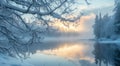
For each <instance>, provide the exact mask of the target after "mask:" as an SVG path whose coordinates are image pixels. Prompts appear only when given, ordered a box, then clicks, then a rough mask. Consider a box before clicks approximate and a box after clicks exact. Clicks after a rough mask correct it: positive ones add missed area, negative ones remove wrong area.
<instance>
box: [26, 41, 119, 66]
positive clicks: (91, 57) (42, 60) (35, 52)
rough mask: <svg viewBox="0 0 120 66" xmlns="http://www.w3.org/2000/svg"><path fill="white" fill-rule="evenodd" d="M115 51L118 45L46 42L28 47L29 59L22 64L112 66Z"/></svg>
mask: <svg viewBox="0 0 120 66" xmlns="http://www.w3.org/2000/svg"><path fill="white" fill-rule="evenodd" d="M115 49H119V44H107V43H106V44H105V43H104V44H101V43H97V42H95V41H92V40H79V41H62V42H61V41H47V42H44V43H41V44H35V45H32V46H30V47H29V52H30V55H29V58H26V59H24V62H28V63H30V64H33V65H35V66H98V65H102V66H106V65H109V66H112V65H113V63H112V62H113V58H114V54H115ZM96 63H97V64H96Z"/></svg>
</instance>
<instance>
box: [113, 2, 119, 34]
mask: <svg viewBox="0 0 120 66" xmlns="http://www.w3.org/2000/svg"><path fill="white" fill-rule="evenodd" d="M115 6H116V7H115V19H114V25H115V32H116V34H120V1H119V0H115Z"/></svg>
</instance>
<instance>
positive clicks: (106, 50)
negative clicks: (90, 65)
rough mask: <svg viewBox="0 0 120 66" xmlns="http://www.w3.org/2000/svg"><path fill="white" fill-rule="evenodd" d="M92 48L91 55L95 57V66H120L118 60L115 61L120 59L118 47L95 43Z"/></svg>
mask: <svg viewBox="0 0 120 66" xmlns="http://www.w3.org/2000/svg"><path fill="white" fill-rule="evenodd" d="M94 48H95V50H94V51H93V54H94V55H95V63H96V64H99V66H101V64H102V63H105V64H106V66H108V65H109V64H112V65H115V66H120V59H119V60H117V59H118V58H120V50H119V45H117V44H102V43H96V44H95V45H94Z"/></svg>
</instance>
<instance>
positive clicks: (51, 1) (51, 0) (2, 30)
mask: <svg viewBox="0 0 120 66" xmlns="http://www.w3.org/2000/svg"><path fill="white" fill-rule="evenodd" d="M86 1H87V0H86ZM74 4H75V1H74V0H0V39H2V40H4V42H3V43H2V42H0V44H9V45H10V47H7V48H5V47H0V48H1V49H3V50H6V49H7V50H9V49H14V50H15V51H16V52H18V51H21V50H24V49H23V48H20V47H22V45H25V46H27V47H28V46H30V45H31V44H35V43H36V42H40V41H41V39H42V38H41V33H43V30H44V29H41V28H43V27H41V26H36V24H35V22H34V21H36V19H38V20H39V21H40V22H42V23H44V24H45V25H48V24H47V22H50V21H52V20H53V19H54V18H57V19H60V20H63V21H70V22H74V21H75V20H77V19H79V18H80V16H81V14H78V15H76V16H75V17H73V18H70V19H69V18H67V17H66V16H68V15H70V14H71V13H74V7H72V5H74ZM26 15H28V16H26ZM27 17H35V18H33V19H32V18H31V19H29V20H30V21H33V22H34V24H33V23H29V21H28V22H27V20H26V18H27ZM50 18H51V19H50ZM6 46H7V45H6ZM18 47H19V48H18ZM26 49H27V48H26ZM27 50H28V49H27ZM28 51H29V50H28ZM3 52H4V51H3ZM17 54H18V53H17Z"/></svg>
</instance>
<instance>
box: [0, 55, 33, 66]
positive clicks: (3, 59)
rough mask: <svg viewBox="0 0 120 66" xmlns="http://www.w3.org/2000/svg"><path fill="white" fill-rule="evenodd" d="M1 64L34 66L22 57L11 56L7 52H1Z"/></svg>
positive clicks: (3, 65)
mask: <svg viewBox="0 0 120 66" xmlns="http://www.w3.org/2000/svg"><path fill="white" fill-rule="evenodd" d="M0 66H34V65H32V64H30V63H27V62H24V61H23V62H22V61H21V60H20V59H17V58H14V57H10V56H8V55H5V54H0Z"/></svg>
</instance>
